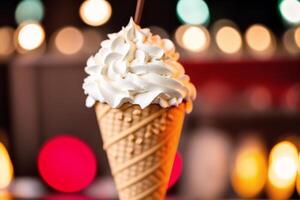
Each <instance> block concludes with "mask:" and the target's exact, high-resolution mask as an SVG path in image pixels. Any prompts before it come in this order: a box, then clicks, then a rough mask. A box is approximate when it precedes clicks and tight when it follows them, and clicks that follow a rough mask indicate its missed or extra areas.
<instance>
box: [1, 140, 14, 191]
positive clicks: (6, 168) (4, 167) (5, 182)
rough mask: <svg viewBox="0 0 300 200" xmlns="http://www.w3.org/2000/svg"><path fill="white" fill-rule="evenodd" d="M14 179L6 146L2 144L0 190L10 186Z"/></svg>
mask: <svg viewBox="0 0 300 200" xmlns="http://www.w3.org/2000/svg"><path fill="white" fill-rule="evenodd" d="M12 179H13V166H12V163H11V160H10V157H9V155H8V152H7V150H6V148H5V146H4V145H3V144H2V143H1V142H0V190H1V189H5V188H6V187H8V186H9V184H10V183H11V181H12Z"/></svg>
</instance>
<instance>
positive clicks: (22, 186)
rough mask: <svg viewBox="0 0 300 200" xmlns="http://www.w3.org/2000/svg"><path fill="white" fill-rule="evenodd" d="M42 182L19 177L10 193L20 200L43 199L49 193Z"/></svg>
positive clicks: (31, 178) (12, 185)
mask: <svg viewBox="0 0 300 200" xmlns="http://www.w3.org/2000/svg"><path fill="white" fill-rule="evenodd" d="M46 190H47V189H46V187H45V185H44V184H43V183H42V180H41V179H39V178H33V177H26V176H25V177H24V176H23V177H17V178H15V179H14V181H13V182H12V183H11V186H10V191H11V193H13V195H14V197H15V198H18V199H41V197H43V196H44V195H45V194H46V193H47V191H46Z"/></svg>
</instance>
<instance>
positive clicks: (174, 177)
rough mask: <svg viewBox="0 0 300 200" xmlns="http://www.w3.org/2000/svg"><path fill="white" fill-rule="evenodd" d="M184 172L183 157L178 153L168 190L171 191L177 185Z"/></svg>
mask: <svg viewBox="0 0 300 200" xmlns="http://www.w3.org/2000/svg"><path fill="white" fill-rule="evenodd" d="M181 172H182V157H181V155H180V153H179V152H177V153H176V156H175V160H174V164H173V168H172V172H171V177H170V181H169V184H168V189H170V188H171V187H172V186H173V185H175V183H176V182H177V181H178V179H179V178H180V176H181Z"/></svg>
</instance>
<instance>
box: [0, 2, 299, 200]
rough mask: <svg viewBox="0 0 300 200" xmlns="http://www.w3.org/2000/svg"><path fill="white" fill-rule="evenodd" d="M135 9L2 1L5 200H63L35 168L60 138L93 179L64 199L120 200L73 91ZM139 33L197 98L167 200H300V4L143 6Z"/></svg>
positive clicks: (0, 125)
mask: <svg viewBox="0 0 300 200" xmlns="http://www.w3.org/2000/svg"><path fill="white" fill-rule="evenodd" d="M135 5H136V1H134V0H122V1H117V0H73V1H67V0H60V1H50V0H43V1H41V0H18V1H17V0H2V1H0V196H1V195H2V196H1V198H6V199H12V198H14V197H18V198H29V199H30V198H40V197H43V198H45V199H51V198H56V199H57V198H60V197H61V198H64V197H65V195H66V194H62V193H57V192H55V189H51V187H49V184H47V183H46V182H47V180H46V179H47V178H46V179H45V177H43V178H41V174H42V172H41V171H42V170H43V167H41V166H39V167H38V164H37V160H38V158H39V155H40V156H41V153H40V152H41V149H43V147H44V144H45V142H47V141H49V139H53V138H55V136H59V135H70V136H72V137H76V138H78V139H80V141H81V142H83V143H84V144H87V146H86V147H87V148H89V149H91V150H92V151H91V153H92V154H93V155H95V156H96V159H97V161H96V163H94V162H90V165H91V167H94V168H96V169H97V173H96V174H92V175H91V176H93V177H94V176H96V178H95V179H93V181H92V180H91V181H90V182H91V184H89V185H88V184H87V185H88V186H87V185H86V187H82V188H81V189H82V191H81V192H80V193H79V194H77V193H76V194H72V195H70V194H68V195H67V197H68V198H71V199H73V198H74V199H93V198H103V199H111V198H116V192H115V190H114V185H113V182H112V180H111V178H110V172H109V168H108V164H107V160H106V156H105V153H104V151H103V150H102V142H101V138H100V134H99V130H98V127H97V122H96V118H95V114H94V110H93V109H87V108H86V107H85V95H84V94H83V90H82V87H81V86H82V83H83V79H84V77H86V74H85V73H84V70H83V69H84V67H85V64H86V60H87V58H88V57H89V56H90V55H91V54H94V53H96V52H97V50H98V49H99V47H100V42H101V41H102V40H104V39H106V34H108V33H111V32H116V31H119V30H120V29H121V27H122V26H125V25H127V23H128V21H129V18H130V17H131V16H132V15H133V14H134V11H135ZM141 26H142V27H149V28H150V29H151V31H152V32H153V33H155V34H159V35H160V36H162V37H164V38H170V39H172V40H173V41H174V43H175V44H176V46H177V50H178V52H180V55H181V58H180V61H181V62H182V64H183V65H184V67H185V69H186V72H187V73H188V74H189V75H190V77H191V80H192V82H193V83H195V85H196V87H197V91H198V96H197V99H196V101H195V103H194V110H193V113H192V114H191V115H188V116H187V118H186V121H185V127H184V130H183V133H182V140H181V143H180V147H179V149H178V152H179V155H181V156H180V157H181V159H179V161H178V162H175V164H176V165H178V166H177V167H179V169H180V170H175V171H176V173H177V174H176V173H175V174H173V175H174V176H175V179H176V181H175V182H174V185H173V186H172V187H171V188H170V190H169V196H171V197H172V198H175V199H176V198H178V199H180V198H184V199H212V198H253V197H256V198H279V199H288V198H299V197H300V196H299V194H300V167H299V166H300V165H299V164H300V160H299V150H300V1H299V0H264V1H261V0H260V1H259V0H252V1H239V0H226V1H208V0H205V1H204V0H164V1H160V0H146V2H145V6H144V12H143V16H142V20H141ZM75 147H76V146H75ZM50 151H51V148H50ZM62 151H63V148H62ZM46 158H49V159H48V160H49V162H50V163H51V161H52V158H51V157H46ZM76 159H77V158H76V157H75V158H74V160H75V161H76ZM53 162H56V161H55V159H54V161H53ZM54 164H55V165H56V164H57V165H58V166H59V163H54ZM47 167H48V165H46V168H47ZM76 167H77V165H74V168H76ZM94 168H93V169H94ZM181 169H182V170H181ZM83 174H84V173H83ZM180 174H181V176H180ZM176 177H177V178H176ZM178 177H179V178H178ZM75 178H77V179H75V180H78V182H80V180H81V179H80V177H79V178H78V177H76V176H75ZM50 185H51V184H50ZM56 190H58V191H63V190H62V189H61V188H60V189H59V188H56ZM53 194H55V195H53Z"/></svg>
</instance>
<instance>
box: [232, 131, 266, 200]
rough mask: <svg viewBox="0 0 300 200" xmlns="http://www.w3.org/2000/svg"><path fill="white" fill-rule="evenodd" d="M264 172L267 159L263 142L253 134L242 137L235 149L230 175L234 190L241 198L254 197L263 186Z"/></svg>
mask: <svg viewBox="0 0 300 200" xmlns="http://www.w3.org/2000/svg"><path fill="white" fill-rule="evenodd" d="M251 135H254V134H253V133H251ZM266 174H267V159H266V150H265V147H264V145H263V143H262V142H261V140H259V139H258V138H255V137H254V136H252V137H246V138H244V139H243V140H242V142H241V143H240V146H239V148H238V150H237V155H236V158H235V161H234V167H233V170H232V175H231V181H232V186H233V189H234V191H235V192H236V193H237V194H238V195H239V196H240V197H242V198H253V197H256V196H257V195H258V194H259V193H260V192H261V191H262V190H263V188H264V186H265V183H266V180H267V176H266Z"/></svg>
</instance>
